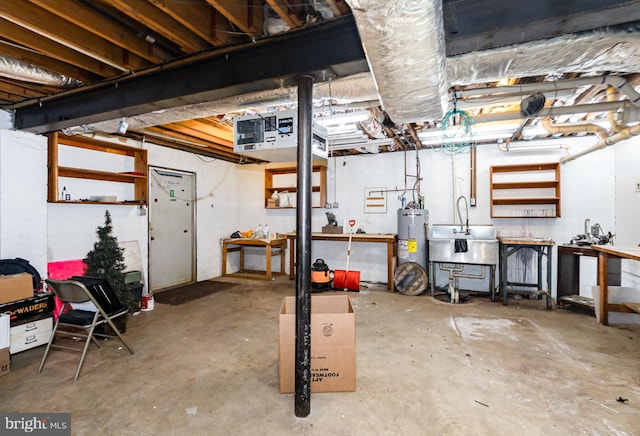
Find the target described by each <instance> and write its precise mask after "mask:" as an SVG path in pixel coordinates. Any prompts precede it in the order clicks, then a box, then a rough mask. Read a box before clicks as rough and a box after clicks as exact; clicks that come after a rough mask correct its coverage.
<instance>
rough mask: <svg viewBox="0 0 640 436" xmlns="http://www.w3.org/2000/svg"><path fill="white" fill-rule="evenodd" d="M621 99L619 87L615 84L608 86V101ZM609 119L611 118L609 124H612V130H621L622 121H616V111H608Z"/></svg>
mask: <svg viewBox="0 0 640 436" xmlns="http://www.w3.org/2000/svg"><path fill="white" fill-rule="evenodd" d="M618 100H620V93H619V92H618V89H617V88H614V87H613V86H607V101H618ZM607 119H608V120H609V125H611V131H612V132H617V131H618V130H620V123H618V121H616V117H615V113H614V112H608V113H607Z"/></svg>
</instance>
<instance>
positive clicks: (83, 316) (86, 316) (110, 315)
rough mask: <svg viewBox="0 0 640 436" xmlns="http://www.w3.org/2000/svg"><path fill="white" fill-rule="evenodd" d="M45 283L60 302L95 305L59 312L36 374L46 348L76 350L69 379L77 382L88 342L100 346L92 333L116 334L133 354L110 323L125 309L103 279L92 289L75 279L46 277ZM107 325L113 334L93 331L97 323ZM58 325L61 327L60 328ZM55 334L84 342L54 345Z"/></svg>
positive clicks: (101, 335)
mask: <svg viewBox="0 0 640 436" xmlns="http://www.w3.org/2000/svg"><path fill="white" fill-rule="evenodd" d="M45 282H46V283H47V285H48V286H49V288H50V289H52V290H53V292H54V293H55V294H56V296H57V297H58V298H59V299H60V301H62V302H63V303H70V304H74V303H75V304H79V303H87V302H91V303H93V305H94V306H95V307H96V311H95V312H92V311H87V310H72V311H70V312H67V313H65V312H64V311H63V312H61V313H60V315H59V316H58V320H57V321H56V324H55V326H54V328H53V332H52V333H51V337H50V338H49V343H48V344H47V349H46V350H45V352H44V356H42V361H41V362H40V367H39V368H38V373H40V372H42V369H43V368H44V364H45V362H46V360H47V357H48V355H49V351H50V350H51V349H52V348H56V349H62V350H68V351H75V352H80V353H82V356H81V357H80V362H79V363H78V368H77V369H76V374H75V376H74V378H73V381H74V382H75V381H77V380H78V376H79V375H80V370H81V369H82V365H83V363H84V359H85V357H86V354H87V351H88V349H89V343H91V342H93V343H94V344H96V346H97V347H98V348H100V344H99V343H98V341H97V340H96V336H98V337H108V338H116V337H117V338H118V339H120V341H121V342H122V343H123V344H124V346H125V347H126V348H127V350H129V353H131V354H132V355H133V354H134V352H133V349H132V348H131V347H130V346H129V345H128V344H127V342H126V341H125V340H124V338H123V337H122V334H121V333H120V330H119V329H118V328H117V327H116V325H115V324H114V323H113V320H114V319H116V318H119V317H121V316H126V315H127V313H128V312H129V309H128V308H127V307H126V306H123V305H122V304H121V303H120V301H118V299H117V298H116V297H115V295H114V294H113V291H112V290H111V288H110V287H109V286H108V284H107V283H106V282H104V285H99V286H96V287H95V288H96V289H94V292H92V290H89V288H87V286H85V285H84V284H83V283H81V282H80V281H78V280H53V279H46V280H45ZM93 288H94V287H92V289H93ZM65 306H66V304H65ZM107 324H108V325H109V326H110V327H111V328H112V329H113V331H114V332H115V333H116V336H113V335H108V334H103V333H96V332H95V329H96V327H97V326H99V325H107ZM60 327H63V328H62V329H61V328H60ZM66 328H71V329H72V330H66ZM79 329H84V330H85V331H86V334H83V333H79V332H78V330H79ZM56 334H60V335H65V336H72V337H80V338H85V341H84V345H83V347H82V348H75V347H69V346H65V345H57V344H54V343H53V342H54V339H55V336H56Z"/></svg>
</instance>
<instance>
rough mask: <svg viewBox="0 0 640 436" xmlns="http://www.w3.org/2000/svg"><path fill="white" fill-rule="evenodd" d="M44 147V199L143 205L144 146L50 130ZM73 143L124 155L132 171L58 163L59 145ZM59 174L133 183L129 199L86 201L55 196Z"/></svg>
mask: <svg viewBox="0 0 640 436" xmlns="http://www.w3.org/2000/svg"><path fill="white" fill-rule="evenodd" d="M48 137H49V147H48V168H49V180H48V192H47V201H48V202H49V203H71V204H125V205H146V204H147V189H148V188H147V175H148V167H147V150H143V149H140V148H133V147H128V146H125V145H120V144H114V143H111V142H106V141H100V140H97V139H93V138H86V137H82V136H67V135H64V134H62V133H59V132H54V133H50V134H49V135H48ZM60 145H64V146H68V147H77V148H82V149H86V150H93V151H95V152H98V153H110V154H116V155H121V156H128V157H130V158H132V159H133V171H123V172H117V171H100V170H93V169H88V168H74V167H66V166H59V165H58V162H59V146H60ZM59 177H68V178H73V179H89V180H100V181H105V182H116V183H130V184H133V192H134V193H133V199H130V200H125V201H116V202H107V201H89V200H71V201H69V200H59V199H58V192H59V187H60V184H59V182H58V178H59Z"/></svg>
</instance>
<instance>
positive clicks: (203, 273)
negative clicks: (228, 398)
mask: <svg viewBox="0 0 640 436" xmlns="http://www.w3.org/2000/svg"><path fill="white" fill-rule="evenodd" d="M101 139H105V138H101ZM129 145H133V146H140V144H139V143H134V142H130V143H129ZM144 146H145V147H146V148H147V150H148V164H149V165H152V166H158V167H163V168H169V169H174V170H181V171H190V172H194V173H195V174H196V183H197V187H196V191H197V199H196V200H197V201H196V213H197V216H198V218H197V227H196V237H197V245H196V249H197V253H196V262H197V271H196V274H197V280H206V279H209V278H212V277H217V276H219V275H220V269H221V256H220V239H221V238H223V237H227V236H228V235H229V232H228V231H227V227H228V225H227V223H237V222H238V221H239V220H240V208H239V202H238V198H239V197H240V195H239V192H240V186H241V185H240V183H239V181H238V168H237V166H236V165H234V164H230V163H228V162H224V161H220V160H216V159H210V158H205V157H198V156H196V155H193V154H190V153H184V152H181V151H177V150H173V149H170V148H167V147H159V146H156V145H153V144H149V143H145V145H144ZM45 169H46V163H45ZM77 183H80V184H81V183H82V181H78V182H77ZM71 188H72V186H70V187H69V189H70V190H71V191H72V192H73V190H72V189H71ZM150 201H153V200H152V199H150ZM107 209H108V210H109V212H110V213H111V217H112V220H113V233H114V235H115V236H116V237H117V238H118V241H122V242H124V241H138V244H139V246H140V254H141V256H142V265H143V266H144V274H145V282H147V280H148V270H147V265H148V255H149V252H148V240H147V235H148V232H147V229H148V216H147V215H144V216H140V215H139V214H138V207H137V206H128V205H127V206H124V205H104V206H103V205H90V204H60V203H50V204H48V211H49V212H48V213H49V220H48V233H49V236H48V244H47V246H48V260H49V261H59V260H68V259H80V258H83V257H84V256H85V255H86V253H87V252H88V251H89V250H90V249H91V248H92V247H93V244H94V243H95V242H96V240H97V235H96V229H97V227H98V226H99V225H102V224H103V223H104V213H105V210H107ZM168 255H170V253H169V254H168Z"/></svg>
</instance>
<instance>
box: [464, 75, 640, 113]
mask: <svg viewBox="0 0 640 436" xmlns="http://www.w3.org/2000/svg"><path fill="white" fill-rule="evenodd" d="M588 85H611V86H613V87H615V88H617V89H619V90H620V91H622V92H623V93H624V94H625V95H626V96H627V97H629V101H630V102H631V103H632V104H633V105H635V106H639V105H640V94H639V93H638V92H636V90H635V89H634V88H633V86H631V85H630V84H629V83H628V82H627V81H626V80H625V79H624V77H620V76H596V77H581V78H578V79H569V80H558V81H556V82H541V83H527V84H523V85H507V86H497V87H495V88H483V89H481V88H476V89H469V90H465V91H458V93H457V97H458V99H465V98H467V97H473V96H485V95H496V94H514V95H527V94H530V93H532V92H553V91H556V90H564V89H574V88H579V87H581V86H588Z"/></svg>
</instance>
